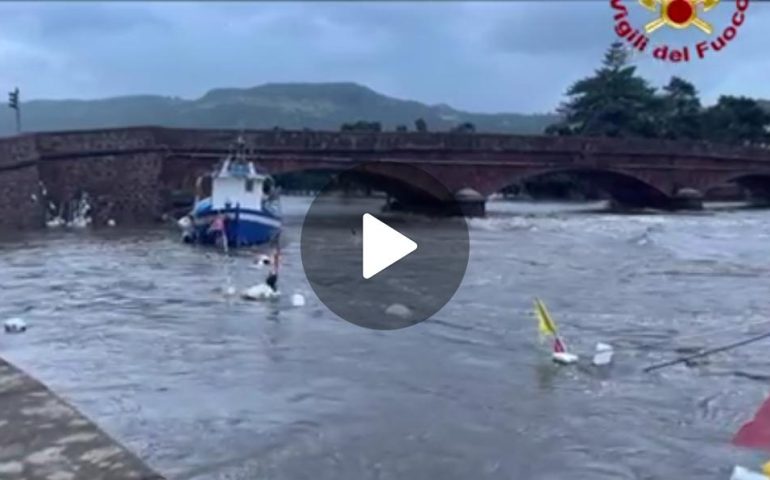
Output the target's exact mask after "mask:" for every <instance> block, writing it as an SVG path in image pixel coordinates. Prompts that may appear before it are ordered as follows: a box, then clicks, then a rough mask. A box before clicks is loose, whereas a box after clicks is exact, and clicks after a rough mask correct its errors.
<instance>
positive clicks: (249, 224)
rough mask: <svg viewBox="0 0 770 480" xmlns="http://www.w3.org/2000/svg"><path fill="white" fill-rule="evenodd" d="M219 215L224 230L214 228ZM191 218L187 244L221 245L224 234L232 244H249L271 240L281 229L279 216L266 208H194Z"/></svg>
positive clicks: (187, 229)
mask: <svg viewBox="0 0 770 480" xmlns="http://www.w3.org/2000/svg"><path fill="white" fill-rule="evenodd" d="M220 215H221V216H222V217H223V218H224V232H222V231H217V230H215V229H212V228H211V227H212V223H213V222H214V220H215V219H216V218H217V217H218V216H220ZM188 218H189V222H188V224H187V226H186V228H184V233H183V235H182V238H183V240H184V241H185V242H187V243H196V244H203V245H221V244H222V239H223V237H226V238H227V244H228V246H229V247H247V246H252V245H262V244H265V243H268V242H270V241H272V240H274V239H275V238H276V237H277V235H278V234H279V233H280V231H281V219H280V217H278V216H276V215H274V214H271V213H268V212H265V211H257V210H245V209H238V208H225V209H206V210H202V211H200V210H198V211H195V212H193V213H192V214H190V215H188Z"/></svg>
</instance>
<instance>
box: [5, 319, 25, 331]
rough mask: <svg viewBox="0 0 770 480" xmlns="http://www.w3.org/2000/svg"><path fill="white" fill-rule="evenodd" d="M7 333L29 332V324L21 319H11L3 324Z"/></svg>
mask: <svg viewBox="0 0 770 480" xmlns="http://www.w3.org/2000/svg"><path fill="white" fill-rule="evenodd" d="M3 326H4V327H5V333H21V332H26V331H27V322H25V321H24V320H22V319H21V318H18V317H14V318H9V319H8V320H6V321H5V322H4V323H3Z"/></svg>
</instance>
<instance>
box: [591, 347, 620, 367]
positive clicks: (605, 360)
mask: <svg viewBox="0 0 770 480" xmlns="http://www.w3.org/2000/svg"><path fill="white" fill-rule="evenodd" d="M614 353H615V351H614V350H613V349H612V345H608V344H606V343H601V342H599V343H597V344H596V353H595V354H594V358H593V360H592V363H593V364H594V365H596V366H597V367H601V366H604V365H609V364H610V363H611V362H612V355H613V354H614Z"/></svg>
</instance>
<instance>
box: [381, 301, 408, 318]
mask: <svg viewBox="0 0 770 480" xmlns="http://www.w3.org/2000/svg"><path fill="white" fill-rule="evenodd" d="M385 313H386V314H388V315H394V316H396V317H401V318H406V317H409V316H410V315H412V311H411V310H409V308H408V307H407V306H405V305H401V304H400V303H394V304H393V305H391V306H389V307H388V308H386V309H385Z"/></svg>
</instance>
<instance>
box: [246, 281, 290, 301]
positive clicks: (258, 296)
mask: <svg viewBox="0 0 770 480" xmlns="http://www.w3.org/2000/svg"><path fill="white" fill-rule="evenodd" d="M280 295H281V293H280V292H277V291H275V290H273V289H272V288H270V287H269V286H268V285H267V284H265V283H260V284H259V285H254V286H253V287H249V288H247V289H246V290H244V291H243V293H241V297H243V299H244V300H272V299H274V298H278V297H279V296H280Z"/></svg>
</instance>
